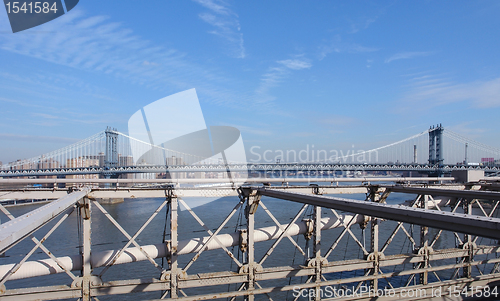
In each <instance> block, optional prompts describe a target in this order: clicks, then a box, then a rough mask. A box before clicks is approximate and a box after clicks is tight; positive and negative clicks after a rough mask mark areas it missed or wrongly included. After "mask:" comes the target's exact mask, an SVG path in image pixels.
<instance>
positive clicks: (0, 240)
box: [0, 187, 90, 253]
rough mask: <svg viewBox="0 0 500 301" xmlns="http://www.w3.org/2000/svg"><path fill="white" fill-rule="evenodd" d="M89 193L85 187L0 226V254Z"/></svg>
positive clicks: (88, 189)
mask: <svg viewBox="0 0 500 301" xmlns="http://www.w3.org/2000/svg"><path fill="white" fill-rule="evenodd" d="M89 192H90V188H88V187H85V188H83V189H82V190H81V191H76V192H73V193H71V194H68V195H67V196H64V197H62V198H60V199H58V200H56V201H53V202H51V203H49V204H47V205H45V206H42V207H40V208H38V209H36V210H33V211H30V212H28V213H26V214H24V215H21V216H19V217H17V218H15V219H13V220H10V221H9V222H6V223H4V224H2V225H0V253H4V252H5V251H6V250H7V249H9V248H10V247H12V246H14V245H15V244H16V243H18V242H19V241H20V240H22V239H23V238H25V237H26V236H28V235H30V234H31V233H33V232H35V231H36V230H37V229H38V228H40V227H42V226H43V225H45V224H46V223H48V222H49V221H51V220H52V219H54V218H55V217H57V216H58V215H59V214H61V213H62V212H64V211H66V210H67V209H68V208H70V207H71V206H73V205H74V204H75V203H76V202H77V201H78V200H80V199H81V198H83V197H84V196H86V195H87V194H88V193H89Z"/></svg>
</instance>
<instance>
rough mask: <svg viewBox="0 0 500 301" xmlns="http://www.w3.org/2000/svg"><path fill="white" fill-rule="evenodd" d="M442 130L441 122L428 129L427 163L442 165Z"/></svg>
mask: <svg viewBox="0 0 500 301" xmlns="http://www.w3.org/2000/svg"><path fill="white" fill-rule="evenodd" d="M443 131H444V128H443V126H442V125H441V124H439V125H438V126H436V127H434V126H432V127H431V128H430V129H429V164H433V165H435V164H438V165H443V163H444V158H443Z"/></svg>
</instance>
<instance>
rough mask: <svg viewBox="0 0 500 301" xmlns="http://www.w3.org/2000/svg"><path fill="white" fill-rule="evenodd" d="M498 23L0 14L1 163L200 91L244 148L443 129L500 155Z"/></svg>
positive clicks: (174, 12) (311, 10)
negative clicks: (17, 27)
mask: <svg viewBox="0 0 500 301" xmlns="http://www.w3.org/2000/svg"><path fill="white" fill-rule="evenodd" d="M498 15H500V2H499V1H298V0H296V1H295V0H294V1H216V0H195V1H187V0H186V1H161V0H147V1H132V0H121V1H111V0H110V1H97V0H80V3H79V4H78V5H77V6H76V7H75V8H74V9H73V10H71V11H70V12H68V13H67V14H65V15H63V16H61V17H59V18H57V19H55V20H53V21H50V22H48V23H45V24H43V25H40V26H37V27H34V28H31V29H28V30H25V31H22V32H18V33H12V30H11V28H10V25H9V23H8V18H7V13H6V11H5V10H4V9H0V161H2V162H4V163H7V162H9V161H13V160H16V159H23V158H29V157H34V156H38V155H41V154H43V153H46V152H49V151H52V150H55V149H58V148H61V147H64V146H66V145H69V144H71V143H74V142H76V141H78V140H81V139H84V138H87V137H89V136H92V135H93V134H96V133H98V132H100V131H102V130H104V129H105V128H106V127H107V126H111V127H114V128H117V129H118V130H119V131H121V132H124V133H126V132H127V122H128V120H129V118H130V117H131V116H132V114H133V113H135V112H136V111H137V110H139V109H141V108H142V107H144V106H146V105H148V104H149V103H152V102H154V101H156V100H158V99H161V98H163V97H165V96H168V95H171V94H175V93H177V92H181V91H185V90H188V89H191V88H195V89H196V92H197V95H198V98H199V100H200V104H201V107H202V110H203V114H204V117H205V121H206V124H207V125H229V126H233V127H236V128H238V129H239V130H240V131H241V133H242V137H243V141H244V144H245V147H246V149H247V150H249V149H250V148H251V147H255V146H258V147H259V150H260V151H261V152H262V151H264V150H266V149H268V150H289V149H296V150H299V149H304V148H306V146H307V145H314V146H315V147H316V149H326V150H331V149H346V148H352V147H354V146H355V147H356V148H359V149H370V148H375V147H379V146H383V145H386V144H389V143H392V142H395V141H398V140H401V139H404V138H406V137H409V136H412V135H414V134H417V133H420V132H422V131H424V130H426V129H428V128H429V126H431V125H436V124H439V123H441V124H442V125H443V126H444V127H445V128H447V129H450V130H452V131H454V132H456V133H459V134H461V135H463V136H466V137H470V138H472V139H474V140H477V141H479V142H481V143H484V144H487V145H490V146H494V147H500V139H499V138H500V133H499V130H498V129H499V128H500V118H499V117H498V116H499V114H498V113H500V110H499V108H500V56H499V55H498V53H499V48H500V43H499V42H500V41H499V40H500V18H498ZM164 115H165V118H168V115H169V112H164ZM254 149H255V148H254Z"/></svg>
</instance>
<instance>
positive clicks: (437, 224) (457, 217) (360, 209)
mask: <svg viewBox="0 0 500 301" xmlns="http://www.w3.org/2000/svg"><path fill="white" fill-rule="evenodd" d="M252 190H257V193H258V194H260V195H263V196H268V197H273V198H278V199H282V200H288V201H293V202H298V203H305V204H310V205H315V206H320V207H325V208H331V209H337V210H343V211H347V212H352V213H358V214H363V215H369V216H374V217H379V218H385V219H390V220H395V221H400V222H407V223H411V224H415V225H420V226H426V227H432V228H437V229H443V230H449V231H454V232H461V233H466V234H472V235H477V236H482V237H489V238H493V239H500V219H498V218H492V217H483V216H471V215H467V214H460V213H452V212H445V211H436V210H429V209H421V208H412V207H407V206H404V205H389V204H381V203H375V202H367V201H358V200H353V199H346V198H338V197H330V196H322V195H307V194H302V193H295V192H288V191H277V190H274V189H272V188H265V187H261V188H252V187H248V188H244V191H245V193H250V192H251V191H252ZM497 195H498V194H497Z"/></svg>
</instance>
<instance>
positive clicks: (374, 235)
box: [368, 186, 380, 292]
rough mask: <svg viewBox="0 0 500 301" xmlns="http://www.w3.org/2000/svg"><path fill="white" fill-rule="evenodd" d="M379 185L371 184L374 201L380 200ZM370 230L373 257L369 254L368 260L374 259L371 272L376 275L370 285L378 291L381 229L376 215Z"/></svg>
mask: <svg viewBox="0 0 500 301" xmlns="http://www.w3.org/2000/svg"><path fill="white" fill-rule="evenodd" d="M377 190H378V186H370V200H371V201H372V202H378V201H379V199H380V196H379V195H378V193H377ZM370 230H371V240H370V241H371V243H370V253H371V254H370V255H371V257H372V258H370V255H368V260H373V268H372V271H371V274H372V275H373V276H374V277H375V279H373V280H371V281H370V286H371V289H372V290H373V291H374V292H377V291H378V274H379V269H380V263H379V259H380V258H379V252H378V251H379V244H378V239H379V235H378V234H379V233H378V232H379V229H378V219H377V218H375V217H372V218H371V221H370Z"/></svg>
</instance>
